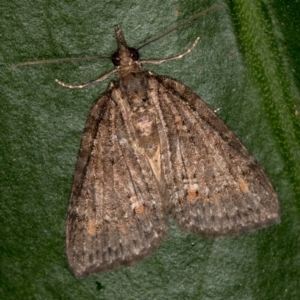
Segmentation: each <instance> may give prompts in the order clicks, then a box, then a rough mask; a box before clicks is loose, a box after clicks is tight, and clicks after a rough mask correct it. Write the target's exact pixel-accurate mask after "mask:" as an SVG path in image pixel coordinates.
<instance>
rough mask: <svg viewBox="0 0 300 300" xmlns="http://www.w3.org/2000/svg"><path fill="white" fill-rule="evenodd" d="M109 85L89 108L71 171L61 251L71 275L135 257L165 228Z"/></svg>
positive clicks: (155, 192)
mask: <svg viewBox="0 0 300 300" xmlns="http://www.w3.org/2000/svg"><path fill="white" fill-rule="evenodd" d="M114 89H115V88H114V87H113V86H112V87H111V88H110V90H109V91H108V92H107V93H106V94H105V95H104V96H102V97H101V98H100V99H99V100H98V101H97V102H96V103H95V105H94V106H93V108H92V109H91V111H90V113H89V116H88V118H87V123H86V127H85V131H84V135H83V138H82V141H81V146H80V150H79V156H78V161H77V165H76V171H75V174H74V181H73V187H72V192H71V197H70V202H69V208H68V217H67V226H66V252H67V257H68V261H69V264H70V267H71V269H72V270H73V271H74V273H75V274H76V275H77V276H83V275H88V274H91V273H94V272H98V271H103V270H107V269H110V268H112V267H115V266H118V265H126V264H131V263H133V262H135V261H137V260H138V259H140V258H142V257H144V256H146V255H148V254H149V253H150V252H151V251H152V250H153V249H154V248H155V247H156V246H158V244H159V242H160V240H161V239H162V237H163V235H164V233H165V231H166V222H165V215H164V213H163V208H162V204H161V201H160V195H159V192H158V190H157V189H156V187H157V185H156V182H155V177H154V175H153V174H152V172H151V170H150V169H149V165H148V163H147V161H146V159H145V158H144V157H143V156H142V155H139V154H138V153H137V154H136V153H134V150H133V147H132V145H131V138H130V136H129V133H128V132H127V129H126V126H125V124H124V120H123V119H122V116H121V112H120V109H119V107H118V106H117V104H116V103H117V101H115V99H113V94H114V93H113V92H114ZM133 178H134V179H133ZM153 187H154V188H153ZM153 199H155V200H156V201H155V202H154V201H153Z"/></svg>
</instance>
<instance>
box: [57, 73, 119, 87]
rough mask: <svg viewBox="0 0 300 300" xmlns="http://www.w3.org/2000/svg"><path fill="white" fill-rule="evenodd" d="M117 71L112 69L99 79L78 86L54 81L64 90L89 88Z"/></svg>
mask: <svg viewBox="0 0 300 300" xmlns="http://www.w3.org/2000/svg"><path fill="white" fill-rule="evenodd" d="M117 71H118V70H117V69H113V70H111V71H109V72H108V73H106V74H104V75H102V76H101V77H100V78H97V79H94V80H91V81H89V82H86V83H82V84H78V85H73V84H68V83H65V82H62V81H60V80H58V79H55V82H56V83H58V84H59V85H61V86H63V87H65V88H69V89H83V88H85V87H87V86H89V85H90V84H93V83H96V82H101V81H103V80H105V79H106V78H107V77H109V76H110V75H112V74H113V73H116V72H117Z"/></svg>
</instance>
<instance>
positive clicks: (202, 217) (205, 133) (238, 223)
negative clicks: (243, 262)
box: [149, 77, 280, 236]
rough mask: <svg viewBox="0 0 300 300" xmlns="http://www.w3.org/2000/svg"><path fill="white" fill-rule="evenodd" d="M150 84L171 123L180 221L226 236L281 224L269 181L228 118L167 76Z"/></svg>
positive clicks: (173, 200)
mask: <svg viewBox="0 0 300 300" xmlns="http://www.w3.org/2000/svg"><path fill="white" fill-rule="evenodd" d="M149 82H152V86H153V91H152V97H156V96H155V95H157V97H158V99H157V102H158V103H159V105H160V109H161V115H162V117H163V121H162V122H163V123H164V124H165V126H166V132H167V134H166V135H167V139H168V143H169V152H170V163H171V168H172V173H173V178H174V190H173V194H172V196H171V197H170V203H169V205H170V209H171V212H172V214H173V216H174V218H175V219H176V221H177V222H178V224H179V225H180V226H181V227H182V228H184V229H186V230H188V231H193V232H197V233H202V234H205V235H209V236H220V235H229V234H239V233H241V232H245V231H250V230H253V229H255V228H259V227H264V226H267V225H271V224H273V223H276V222H279V219H280V208H279V203H278V199H277V196H276V193H275V191H274V189H273V187H272V185H271V183H270V181H269V179H268V178H267V177H266V175H265V173H264V171H263V170H262V169H261V167H260V166H259V165H258V163H257V162H256V161H255V159H254V158H253V157H252V156H251V154H250V153H249V152H248V151H247V149H246V148H245V147H244V146H243V145H242V144H241V142H240V141H239V140H238V139H237V137H236V136H235V135H234V134H233V133H232V132H231V131H230V130H229V129H228V128H227V126H226V125H225V124H224V123H223V121H222V120H220V119H219V117H218V116H217V115H216V114H215V113H214V112H213V111H212V110H211V109H210V108H209V107H208V106H207V105H206V104H205V103H204V102H203V101H202V100H201V99H200V98H199V97H198V96H197V95H196V94H194V93H193V92H192V91H191V90H190V89H189V88H187V87H186V86H184V85H183V84H181V83H179V82H176V81H174V80H172V79H169V78H163V77H152V79H149ZM154 87H155V88H154Z"/></svg>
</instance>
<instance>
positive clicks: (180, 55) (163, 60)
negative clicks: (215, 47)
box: [140, 37, 200, 65]
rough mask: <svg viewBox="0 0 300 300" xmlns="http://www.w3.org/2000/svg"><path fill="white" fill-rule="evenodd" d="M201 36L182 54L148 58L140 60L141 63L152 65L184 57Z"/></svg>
mask: <svg viewBox="0 0 300 300" xmlns="http://www.w3.org/2000/svg"><path fill="white" fill-rule="evenodd" d="M199 40H200V38H199V37H197V38H196V40H195V42H194V43H193V45H192V46H191V47H189V48H188V49H186V50H185V51H184V52H182V53H181V54H178V55H175V56H171V57H167V58H163V59H147V60H140V63H141V64H152V65H159V64H161V63H164V62H166V61H171V60H176V59H180V58H182V57H184V56H185V55H187V54H189V53H190V52H191V51H192V50H193V49H194V48H195V47H196V45H197V44H198V42H199Z"/></svg>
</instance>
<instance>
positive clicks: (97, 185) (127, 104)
mask: <svg viewBox="0 0 300 300" xmlns="http://www.w3.org/2000/svg"><path fill="white" fill-rule="evenodd" d="M176 28H177V27H176ZM116 38H117V43H118V51H117V52H116V53H115V54H114V55H113V56H112V61H113V63H114V65H115V69H113V70H112V71H110V72H109V73H107V74H105V75H103V76H101V77H100V78H99V79H97V80H95V81H93V82H99V81H102V80H104V79H106V78H107V77H109V76H110V75H112V74H113V73H116V74H117V80H116V81H114V82H112V83H111V84H110V87H109V89H108V90H107V91H106V92H105V93H104V94H103V95H102V96H101V97H100V98H99V99H98V100H97V101H96V103H95V104H94V105H93V107H92V109H91V110H90V112H89V115H88V118H87V121H86V126H85V129H84V133H83V137H82V141H81V146H80V149H79V155H78V160H77V164H76V170H75V173H74V178H73V186H72V191H71V196H70V200H69V206H68V216H67V222H66V253H67V258H68V261H69V265H70V267H71V269H72V270H73V272H74V273H75V274H76V275H77V276H86V275H89V274H92V273H95V272H100V271H105V270H109V269H112V268H114V267H117V266H120V265H130V264H133V263H135V262H136V261H138V260H140V259H142V258H143V257H146V256H148V255H149V254H150V253H151V252H153V250H154V249H155V248H157V247H158V246H159V244H160V242H161V240H162V239H163V237H164V236H165V234H166V232H167V228H168V222H167V218H168V215H169V214H171V215H172V217H173V218H174V219H175V221H176V222H177V224H178V225H179V227H180V228H182V229H183V230H185V231H188V232H194V233H197V234H202V235H204V236H213V237H214V236H227V235H237V234H241V233H244V232H248V231H253V230H255V229H257V228H261V227H266V226H269V225H272V224H274V223H277V222H279V221H280V207H279V202H278V199H277V195H276V193H275V191H274V189H273V187H272V185H271V183H270V181H269V179H268V178H267V176H266V174H265V173H264V171H263V170H262V168H261V167H260V166H259V165H258V163H257V162H256V160H255V159H254V158H253V156H252V155H251V154H250V153H249V152H248V150H247V149H246V148H245V147H244V146H243V144H242V143H241V142H240V141H239V139H238V138H237V137H236V136H235V135H234V133H233V132H232V131H230V130H229V129H228V127H227V126H226V125H225V124H224V123H223V121H222V120H221V119H220V118H219V117H218V116H217V115H216V113H215V112H214V111H213V110H212V109H211V108H210V107H209V106H208V105H207V104H205V102H204V101H203V100H202V99H201V98H200V97H199V96H197V95H196V94H195V93H194V92H193V91H192V90H190V89H189V88H188V87H187V86H185V85H184V84H182V83H180V82H178V81H176V80H174V79H171V78H168V77H164V76H157V75H155V74H154V73H152V72H150V71H146V70H144V69H143V68H142V64H146V63H152V64H159V63H162V62H165V61H168V60H174V59H179V58H181V57H182V56H184V55H186V54H188V53H189V52H190V51H191V50H192V49H193V48H194V47H195V45H196V43H197V42H198V39H197V40H196V41H195V42H194V44H193V45H192V47H190V48H189V49H188V50H186V51H185V52H183V53H182V54H180V55H178V56H174V57H171V58H168V59H162V60H144V61H143V60H139V54H138V51H137V50H136V49H134V48H130V47H128V46H127V43H126V41H125V38H124V36H123V33H122V31H121V28H120V27H119V26H117V27H116ZM57 82H58V83H59V84H61V85H63V86H65V87H70V88H82V87H85V86H87V85H88V84H90V83H91V82H89V83H87V84H83V85H78V86H73V85H69V84H66V83H63V82H61V81H58V80H57Z"/></svg>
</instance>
